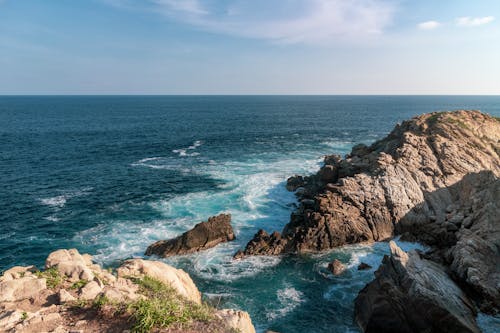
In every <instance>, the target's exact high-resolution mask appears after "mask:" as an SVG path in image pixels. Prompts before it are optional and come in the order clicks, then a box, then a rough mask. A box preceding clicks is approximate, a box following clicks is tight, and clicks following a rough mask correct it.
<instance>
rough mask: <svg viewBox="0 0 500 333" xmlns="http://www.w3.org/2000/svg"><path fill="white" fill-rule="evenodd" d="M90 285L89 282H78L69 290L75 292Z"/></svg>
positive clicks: (83, 280)
mask: <svg viewBox="0 0 500 333" xmlns="http://www.w3.org/2000/svg"><path fill="white" fill-rule="evenodd" d="M87 283H88V281H87V280H85V279H82V280H78V281H76V282H75V283H73V284H72V285H71V287H69V289H72V290H75V289H80V288H83V287H85V285H86V284H87Z"/></svg>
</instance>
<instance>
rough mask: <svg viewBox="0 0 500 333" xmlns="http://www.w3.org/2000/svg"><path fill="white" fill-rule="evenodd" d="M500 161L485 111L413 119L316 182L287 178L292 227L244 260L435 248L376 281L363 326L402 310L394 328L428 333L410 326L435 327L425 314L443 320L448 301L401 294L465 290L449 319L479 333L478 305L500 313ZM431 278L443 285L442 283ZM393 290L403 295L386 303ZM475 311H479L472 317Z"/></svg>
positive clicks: (390, 266) (364, 305) (493, 122)
mask: <svg viewBox="0 0 500 333" xmlns="http://www.w3.org/2000/svg"><path fill="white" fill-rule="evenodd" d="M499 154H500V120H499V119H498V118H494V117H491V116H488V115H486V114H483V113H481V112H479V111H455V112H440V113H431V114H425V115H421V116H418V117H415V118H413V119H411V120H408V121H405V122H403V123H402V124H401V125H397V126H396V127H395V128H394V130H393V131H392V132H391V133H390V134H389V135H388V136H387V137H386V138H384V139H382V140H380V141H377V142H375V143H374V144H372V145H371V146H369V147H367V146H364V145H358V146H355V147H354V148H353V150H352V152H351V154H349V155H348V156H347V157H346V158H345V159H341V158H340V157H339V156H328V157H326V158H325V165H324V166H323V167H322V168H321V169H320V171H319V172H318V173H317V174H316V175H313V176H309V177H301V176H296V177H292V178H291V179H289V181H288V184H287V187H288V188H289V189H290V190H295V191H296V193H297V195H298V197H299V198H300V201H301V204H300V206H299V208H298V209H297V211H296V212H294V213H293V214H292V217H291V221H290V223H288V224H287V225H286V226H285V228H284V230H283V232H282V233H281V234H280V233H278V232H274V233H272V234H268V233H266V232H265V231H263V230H261V231H259V232H258V233H257V234H256V235H255V237H254V238H253V239H252V240H251V241H250V242H249V243H248V244H247V246H246V248H245V250H244V251H241V252H239V253H237V255H236V257H238V258H239V257H243V256H245V255H256V254H257V255H258V254H263V255H270V254H281V253H300V252H310V251H321V250H326V249H329V248H332V247H337V246H341V245H344V244H349V243H357V242H370V241H380V240H386V239H389V238H391V237H393V236H394V235H395V234H401V235H402V237H403V239H406V240H411V241H420V242H423V243H425V244H428V245H430V248H431V250H430V251H429V252H428V253H425V254H422V258H420V256H418V257H417V254H410V255H409V259H405V260H404V261H405V263H406V262H408V263H410V264H409V266H408V265H406V264H405V265H402V266H401V265H400V266H401V267H403V266H404V267H405V268H404V269H397V267H396V265H395V264H394V263H395V262H401V260H400V258H399V257H401V258H402V257H404V256H399V257H398V258H399V259H398V258H395V254H394V253H393V257H392V258H386V259H385V260H384V263H383V265H382V266H381V268H380V269H379V273H378V275H377V277H376V279H375V281H374V282H373V283H372V284H370V285H369V286H368V287H367V289H366V288H365V290H364V292H362V293H361V294H360V296H359V297H358V301H357V302H358V303H357V307H356V309H357V313H356V316H357V318H358V323H360V326H361V327H362V328H363V329H364V330H365V331H367V332H377V331H380V329H381V327H382V326H380V325H381V323H384V322H385V323H390V322H392V321H387V320H386V321H384V320H381V318H382V319H383V318H385V317H387V315H384V314H383V313H384V311H385V310H384V311H381V310H380V309H379V308H378V307H379V306H380V308H381V309H391V311H396V310H397V309H399V310H400V311H401V312H400V313H399V315H400V317H397V318H396V317H394V318H393V319H394V321H397V320H400V324H401V325H407V326H399V327H400V328H401V330H400V331H402V332H419V331H422V330H418V329H417V328H415V330H413V331H412V330H411V328H412V327H415V326H414V325H413V324H412V322H418V321H420V322H422V325H424V326H425V325H427V326H426V327H427V328H429V327H432V325H434V323H433V320H432V319H430V318H432V316H427V314H426V313H425V312H426V311H427V307H428V306H429V304H433V305H434V309H436V311H437V312H436V313H437V314H439V315H440V316H441V315H443V316H444V315H445V314H443V312H440V311H441V310H439V309H441V308H445V309H446V308H447V305H446V300H445V299H443V298H444V297H447V296H448V294H447V292H443V293H441V291H440V290H434V291H432V290H431V291H429V292H430V293H431V294H433V295H434V296H436V297H435V298H434V299H431V300H429V299H428V298H427V299H425V302H424V301H422V299H420V300H418V297H417V295H416V294H415V295H413V296H414V297H413V296H410V298H408V299H405V298H401V297H400V298H397V297H395V295H397V294H398V293H399V294H401V295H403V294H405V293H407V292H408V291H409V290H410V291H412V292H414V291H415V289H414V288H417V287H416V286H423V288H424V289H425V288H427V287H428V286H429V284H432V283H443V284H444V285H447V286H451V284H452V283H453V284H454V285H455V287H456V288H458V290H459V291H460V293H455V294H456V295H458V296H457V299H461V298H462V295H466V296H464V297H466V298H467V300H466V301H465V298H463V299H462V300H464V302H463V304H462V305H460V307H461V308H460V311H458V312H455V313H453V314H446V316H448V317H447V318H449V319H450V320H451V321H453V320H455V319H453V318H454V317H453V316H455V315H457V316H459V317H460V318H461V320H463V323H461V324H463V325H462V328H460V329H458V328H457V331H467V332H475V331H477V328H476V327H475V324H474V321H473V320H471V319H470V318H471V316H473V313H474V311H476V310H475V309H476V305H477V306H479V309H480V310H481V311H484V312H487V313H498V311H499V309H500V292H499V290H500V180H499V178H498V177H499V175H500V156H499ZM393 252H394V251H393ZM396 252H397V251H396ZM435 265H438V266H435ZM418 267H421V268H422V269H427V268H429V270H428V272H431V273H429V274H427V273H425V272H426V271H425V270H424V271H422V272H420V271H419V269H418ZM437 267H439V269H438V268H437ZM438 271H439V272H440V273H439V274H438V273H436V272H438ZM432 272H434V273H435V274H437V275H436V276H437V277H438V280H439V281H437V282H436V281H434V280H435V279H434V278H433V277H432V274H434V273H432ZM390 281H393V282H394V283H392V282H391V283H392V284H391V283H390ZM405 281H406V282H405ZM398 284H399V285H398ZM391 286H392V287H394V288H393V291H394V292H395V294H391V295H388V294H387V292H386V291H387V288H390V287H391ZM395 286H397V287H395ZM455 287H453V288H451V287H450V288H451V289H453V290H456V288H455ZM408 288H409V289H408ZM418 288H420V287H418ZM451 289H450V290H451ZM384 290H385V291H384ZM419 290H420V289H419ZM446 290H448V289H446ZM396 291H397V292H396ZM450 292H451V291H450ZM410 295H411V293H410ZM450 295H451V294H450ZM389 296H390V297H389ZM420 296H421V295H420ZM450 297H451V296H450ZM411 302H416V303H411ZM426 302H427V303H426ZM457 302H458V301H457ZM417 303H418V304H419V306H416V305H415V304H417ZM411 304H413V305H415V306H413V307H412V306H411ZM423 304H426V305H425V306H423ZM456 304H459V303H456ZM403 305H404V306H403ZM464 306H465V307H464ZM469 307H470V311H471V312H470V313H467V315H466V316H465V314H466V312H467V311H469V310H467V309H468V308H469ZM379 310H380V311H379ZM448 310H450V309H448ZM451 310H453V309H451ZM464 311H465V312H464ZM412 312H414V313H412ZM401 316H403V319H402V318H401ZM405 316H406V317H405ZM412 316H413V317H412ZM464 316H465V317H466V318H465V317H464ZM391 318H392V316H391ZM412 318H413V319H412ZM415 318H416V319H415ZM436 318H437V317H434V319H436ZM464 318H465V319H464ZM410 319H412V320H413V321H412V320H410ZM405 320H406V322H405ZM403 322H405V323H403ZM471 323H472V324H471ZM389 326H390V325H389ZM389 326H385V327H384V329H385V330H389V329H390V327H389ZM370 327H372V329H371V328H370ZM373 327H375V329H373ZM453 327H454V326H453ZM384 329H383V330H382V331H384ZM429 329H430V328H429ZM423 331H425V329H423ZM430 331H432V332H433V331H436V332H437V331H443V330H440V329H436V328H432V329H430Z"/></svg>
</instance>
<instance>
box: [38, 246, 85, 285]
mask: <svg viewBox="0 0 500 333" xmlns="http://www.w3.org/2000/svg"><path fill="white" fill-rule="evenodd" d="M90 258H91V257H90V256H89V255H87V256H85V257H83V256H82V255H80V253H79V252H78V250H76V249H70V250H65V249H62V250H57V251H54V252H52V253H51V254H49V256H48V257H47V260H46V261H45V268H46V269H49V268H52V267H56V268H57V270H58V271H59V272H60V273H61V274H63V275H65V276H67V277H69V278H70V280H71V281H74V282H76V281H78V280H88V281H90V280H93V279H94V273H93V272H92V269H91V268H90V266H91V265H92V261H91V259H90Z"/></svg>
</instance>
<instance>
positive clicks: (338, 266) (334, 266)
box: [328, 259, 346, 275]
mask: <svg viewBox="0 0 500 333" xmlns="http://www.w3.org/2000/svg"><path fill="white" fill-rule="evenodd" d="M345 269H346V268H345V266H344V264H343V263H342V262H341V261H340V260H338V259H335V260H333V261H332V262H331V263H329V264H328V270H329V271H330V272H332V273H333V275H340V274H342V273H344V271H345Z"/></svg>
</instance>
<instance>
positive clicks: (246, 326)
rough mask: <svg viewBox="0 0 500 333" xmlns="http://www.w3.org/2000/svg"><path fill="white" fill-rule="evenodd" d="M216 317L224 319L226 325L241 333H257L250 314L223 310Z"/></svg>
mask: <svg viewBox="0 0 500 333" xmlns="http://www.w3.org/2000/svg"><path fill="white" fill-rule="evenodd" d="M215 315H216V316H217V317H219V318H220V319H222V320H223V321H224V322H225V323H226V325H227V326H228V327H230V328H232V329H234V330H235V331H237V332H240V333H255V327H254V326H253V324H252V320H251V319H250V315H249V314H248V312H245V311H240V310H233V309H222V310H218V311H217V312H216V313H215Z"/></svg>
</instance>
